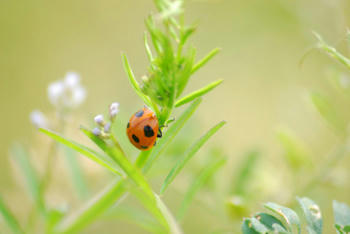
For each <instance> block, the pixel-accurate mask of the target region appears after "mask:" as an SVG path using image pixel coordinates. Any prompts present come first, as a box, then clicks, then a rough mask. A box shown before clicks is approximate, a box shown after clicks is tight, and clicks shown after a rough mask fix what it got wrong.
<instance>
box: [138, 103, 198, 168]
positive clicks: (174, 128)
mask: <svg viewBox="0 0 350 234" xmlns="http://www.w3.org/2000/svg"><path fill="white" fill-rule="evenodd" d="M201 101H202V100H201V99H200V98H198V99H196V100H195V101H193V102H192V103H191V105H190V106H189V107H188V108H187V109H186V110H185V111H184V112H183V113H182V114H181V115H180V117H179V118H178V119H177V120H176V121H175V122H174V123H173V124H172V125H171V126H170V127H169V128H168V130H167V131H166V132H165V134H163V137H162V138H160V139H159V141H158V142H157V146H155V147H153V150H152V152H151V155H150V156H149V159H148V161H147V162H145V163H146V164H145V167H144V169H143V171H144V172H147V171H148V170H149V169H150V168H151V167H152V165H153V163H154V161H155V160H156V159H157V158H158V157H159V155H161V153H162V152H164V150H165V149H166V148H167V147H168V146H169V145H170V143H171V142H172V141H173V139H174V138H175V136H176V135H177V134H178V133H179V131H180V130H181V129H182V127H183V126H184V124H185V123H186V122H187V121H188V119H189V118H190V117H191V116H192V115H193V113H194V112H195V111H196V109H197V108H198V106H199V104H200V103H201ZM141 166H142V165H141Z"/></svg>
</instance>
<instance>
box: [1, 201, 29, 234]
mask: <svg viewBox="0 0 350 234" xmlns="http://www.w3.org/2000/svg"><path fill="white" fill-rule="evenodd" d="M0 213H1V214H2V217H3V218H4V220H5V222H6V223H7V225H8V226H9V227H10V228H11V230H12V232H13V233H15V234H20V233H24V232H23V231H22V228H21V227H20V225H19V223H18V222H17V220H16V218H15V217H14V216H13V214H12V213H11V211H10V210H9V209H8V208H7V206H6V205H5V203H4V201H3V200H2V197H1V196H0Z"/></svg>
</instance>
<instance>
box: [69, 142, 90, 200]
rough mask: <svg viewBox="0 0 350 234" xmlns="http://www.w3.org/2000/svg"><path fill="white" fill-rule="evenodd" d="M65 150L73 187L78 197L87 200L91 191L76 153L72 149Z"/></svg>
mask: <svg viewBox="0 0 350 234" xmlns="http://www.w3.org/2000/svg"><path fill="white" fill-rule="evenodd" d="M63 150H64V153H65V156H66V161H67V167H68V168H69V170H70V173H71V179H72V183H73V187H74V188H75V189H76V191H77V193H78V196H79V197H80V198H81V199H86V198H87V197H88V196H89V189H88V186H87V183H86V180H85V178H84V175H83V172H82V170H81V168H80V165H79V161H78V159H77V155H76V154H75V151H74V150H73V149H71V148H68V147H66V146H63Z"/></svg>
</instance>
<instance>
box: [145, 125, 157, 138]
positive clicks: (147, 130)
mask: <svg viewBox="0 0 350 234" xmlns="http://www.w3.org/2000/svg"><path fill="white" fill-rule="evenodd" d="M143 132H144V133H145V136H146V137H153V136H154V131H153V129H152V128H151V126H149V125H146V126H145V127H144V128H143Z"/></svg>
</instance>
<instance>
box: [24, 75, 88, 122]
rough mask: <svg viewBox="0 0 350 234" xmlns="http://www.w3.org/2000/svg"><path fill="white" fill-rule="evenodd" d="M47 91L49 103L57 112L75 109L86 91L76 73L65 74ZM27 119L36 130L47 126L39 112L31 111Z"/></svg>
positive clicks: (43, 116) (44, 118)
mask: <svg viewBox="0 0 350 234" xmlns="http://www.w3.org/2000/svg"><path fill="white" fill-rule="evenodd" d="M47 91H48V92H47V94H48V98H49V101H50V102H51V104H53V105H54V106H55V108H56V109H57V110H58V111H62V109H72V108H75V107H77V106H79V105H80V104H81V103H82V102H83V101H84V100H85V98H86V90H85V88H84V87H83V86H82V85H81V84H80V75H79V74H78V73H76V72H67V74H66V76H65V77H64V79H63V80H58V81H55V82H53V83H51V84H50V85H49V86H48V89H47ZM29 118H30V121H31V122H32V124H33V125H34V126H35V127H36V128H47V127H48V125H49V121H48V119H47V118H46V117H45V115H44V113H42V112H41V111H39V110H34V111H32V112H31V113H30V116H29Z"/></svg>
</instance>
